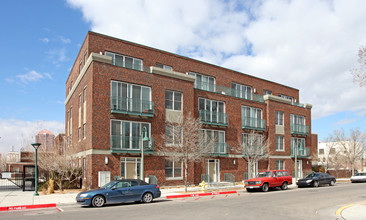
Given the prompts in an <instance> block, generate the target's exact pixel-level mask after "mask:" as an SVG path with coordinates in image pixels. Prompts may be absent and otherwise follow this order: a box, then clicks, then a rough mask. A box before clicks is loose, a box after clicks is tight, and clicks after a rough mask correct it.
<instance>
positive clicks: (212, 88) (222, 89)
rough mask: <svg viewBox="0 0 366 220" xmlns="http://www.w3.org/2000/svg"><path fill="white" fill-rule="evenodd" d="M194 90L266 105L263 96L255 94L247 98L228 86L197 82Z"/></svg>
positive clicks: (249, 94) (248, 95)
mask: <svg viewBox="0 0 366 220" xmlns="http://www.w3.org/2000/svg"><path fill="white" fill-rule="evenodd" d="M194 88H196V89H200V90H204V91H209V92H214V93H218V94H222V95H227V96H232V97H237V98H242V99H245V100H252V101H256V102H261V103H264V99H263V96H261V95H258V94H254V93H248V94H246V96H241V95H240V94H237V93H236V90H234V89H232V88H229V87H226V86H219V85H216V84H212V83H204V82H196V83H195V86H194Z"/></svg>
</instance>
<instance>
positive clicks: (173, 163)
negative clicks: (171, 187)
mask: <svg viewBox="0 0 366 220" xmlns="http://www.w3.org/2000/svg"><path fill="white" fill-rule="evenodd" d="M167 161H169V162H171V164H172V167H171V169H172V177H167V175H166V169H167V167H166V163H167ZM175 163H180V176H177V177H175ZM164 172H165V179H166V180H180V179H183V161H175V160H174V159H171V160H170V159H165V165H164Z"/></svg>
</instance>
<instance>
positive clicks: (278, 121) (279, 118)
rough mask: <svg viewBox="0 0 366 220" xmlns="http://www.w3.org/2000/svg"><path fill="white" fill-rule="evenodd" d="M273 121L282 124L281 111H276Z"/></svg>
mask: <svg viewBox="0 0 366 220" xmlns="http://www.w3.org/2000/svg"><path fill="white" fill-rule="evenodd" d="M275 123H276V125H283V112H280V111H276V113H275Z"/></svg>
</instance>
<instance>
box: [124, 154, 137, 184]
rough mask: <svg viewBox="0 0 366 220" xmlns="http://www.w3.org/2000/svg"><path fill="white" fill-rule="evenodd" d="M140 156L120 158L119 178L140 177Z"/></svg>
mask: <svg viewBox="0 0 366 220" xmlns="http://www.w3.org/2000/svg"><path fill="white" fill-rule="evenodd" d="M140 163H141V159H140V158H128V157H123V158H121V178H122V179H139V178H140V165H141V164H140Z"/></svg>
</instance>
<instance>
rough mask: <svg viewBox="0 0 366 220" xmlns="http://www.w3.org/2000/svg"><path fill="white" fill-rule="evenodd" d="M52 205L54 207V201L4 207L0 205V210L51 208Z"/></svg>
mask: <svg viewBox="0 0 366 220" xmlns="http://www.w3.org/2000/svg"><path fill="white" fill-rule="evenodd" d="M52 207H56V203H48V204H36V205H18V206H4V207H0V212H3V211H18V210H27V209H42V208H52Z"/></svg>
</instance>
